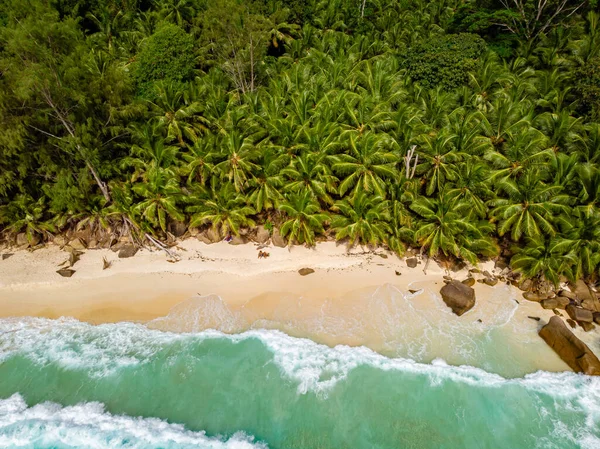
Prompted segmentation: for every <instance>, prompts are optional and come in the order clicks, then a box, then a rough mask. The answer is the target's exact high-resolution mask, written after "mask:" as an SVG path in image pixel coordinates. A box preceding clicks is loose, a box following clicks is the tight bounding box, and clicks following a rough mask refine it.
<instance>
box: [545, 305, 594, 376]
mask: <svg viewBox="0 0 600 449" xmlns="http://www.w3.org/2000/svg"><path fill="white" fill-rule="evenodd" d="M539 334H540V337H542V338H543V339H544V341H545V342H546V343H547V344H548V346H550V347H551V348H552V349H553V350H554V352H556V353H557V354H558V355H559V357H560V358H561V359H562V360H563V361H564V362H565V363H566V364H567V365H569V367H570V368H571V369H572V370H573V371H575V372H577V373H584V374H587V375H590V376H600V360H598V357H596V356H595V355H594V353H593V352H592V351H591V350H590V348H588V346H587V345H586V344H585V343H584V342H582V341H581V340H580V339H579V338H577V337H576V336H575V334H573V332H571V331H570V330H569V328H567V326H565V323H563V320H561V319H560V318H559V317H557V316H553V317H552V318H550V322H548V324H546V325H545V326H544V327H542V329H541V330H540V333H539Z"/></svg>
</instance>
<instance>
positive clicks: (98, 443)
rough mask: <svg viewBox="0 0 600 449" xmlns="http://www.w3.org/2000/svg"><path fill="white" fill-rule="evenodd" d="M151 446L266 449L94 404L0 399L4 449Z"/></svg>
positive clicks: (237, 437) (248, 440)
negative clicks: (39, 446)
mask: <svg viewBox="0 0 600 449" xmlns="http://www.w3.org/2000/svg"><path fill="white" fill-rule="evenodd" d="M35 443H38V444H43V445H44V446H48V447H55V446H61V447H62V446H67V447H92V448H103V447H114V448H117V447H127V448H130V449H137V448H140V449H142V448H146V447H162V448H171V447H173V448H192V447H193V448H201V449H266V448H267V446H266V444H264V443H258V442H255V441H254V439H253V438H252V437H250V436H248V435H247V434H245V433H243V432H238V433H236V434H234V435H233V436H232V437H231V438H229V439H220V438H211V437H207V436H206V434H205V432H192V431H190V430H186V429H185V428H184V427H183V426H182V425H180V424H169V423H167V422H165V421H163V420H160V419H157V418H134V417H130V416H124V415H112V414H110V413H107V412H106V411H105V410H104V405H102V404H100V403H98V402H89V403H83V404H78V405H74V406H68V407H62V406H61V405H59V404H55V403H52V402H45V403H42V404H38V405H36V406H34V407H27V404H26V403H25V401H24V400H23V398H22V397H21V396H20V395H19V394H14V395H13V396H11V397H10V398H8V399H3V400H0V447H14V448H18V447H32V444H35Z"/></svg>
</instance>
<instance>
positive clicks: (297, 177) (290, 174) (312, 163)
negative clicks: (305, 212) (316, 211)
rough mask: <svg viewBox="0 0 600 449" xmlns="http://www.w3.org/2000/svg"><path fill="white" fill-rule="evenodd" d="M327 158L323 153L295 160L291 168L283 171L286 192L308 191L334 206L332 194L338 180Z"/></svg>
mask: <svg viewBox="0 0 600 449" xmlns="http://www.w3.org/2000/svg"><path fill="white" fill-rule="evenodd" d="M327 158H328V157H327V155H324V154H321V153H303V154H301V155H300V156H298V157H297V158H294V159H293V160H292V163H291V164H290V166H289V167H287V168H285V169H283V170H282V171H281V174H282V175H283V176H285V177H286V178H287V182H286V184H285V187H284V190H285V191H287V192H300V191H303V190H308V191H310V192H311V194H312V195H313V196H314V197H315V198H317V199H319V200H320V201H323V202H324V203H325V204H329V205H331V204H333V199H332V197H331V195H330V194H331V193H334V192H336V186H337V183H338V179H337V178H336V177H335V176H333V174H332V173H331V167H330V166H329V165H328V164H327Z"/></svg>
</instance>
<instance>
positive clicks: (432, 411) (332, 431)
mask: <svg viewBox="0 0 600 449" xmlns="http://www.w3.org/2000/svg"><path fill="white" fill-rule="evenodd" d="M0 447H1V448H57V449H62V448H165V449H167V448H244V449H245V448H276V449H278V448H281V449H284V448H298V449H312V448H331V449H344V448H352V449H362V448H398V449H416V448H421V449H429V448H431V449H433V448H436V449H439V448H447V449H471V448H490V449H496V448H506V449H520V448H522V449H533V448H556V449H569V448H586V449H587V448H589V449H597V448H600V379H598V378H591V377H587V376H582V375H576V374H573V373H545V372H538V373H533V374H529V375H526V376H524V377H520V378H513V379H509V378H505V377H502V376H500V375H498V374H493V373H488V372H486V371H483V370H481V369H478V368H473V367H468V366H462V367H456V366H449V365H447V364H445V363H444V362H441V361H434V362H432V363H429V364H426V363H417V362H414V361H412V360H409V359H400V358H386V357H384V356H382V355H379V354H377V353H375V352H372V351H370V350H368V349H366V348H350V347H344V346H338V347H335V348H330V347H327V346H323V345H319V344H317V343H314V342H312V341H310V340H306V339H301V338H293V337H290V336H288V335H286V334H284V333H282V332H279V331H267V330H262V331H256V330H253V331H248V332H244V333H241V334H237V335H225V334H222V333H218V332H216V331H204V332H199V333H194V334H175V333H169V332H161V331H157V330H150V329H148V328H146V327H144V326H142V325H136V324H130V323H121V324H110V325H101V326H91V325H88V324H84V323H80V322H78V321H76V320H70V319H61V320H55V321H53V320H46V319H36V318H27V319H4V320H0Z"/></svg>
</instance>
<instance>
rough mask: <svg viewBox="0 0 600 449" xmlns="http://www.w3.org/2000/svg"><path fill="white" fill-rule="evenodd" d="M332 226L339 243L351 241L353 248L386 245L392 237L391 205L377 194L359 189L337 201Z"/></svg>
mask: <svg viewBox="0 0 600 449" xmlns="http://www.w3.org/2000/svg"><path fill="white" fill-rule="evenodd" d="M334 210H335V211H338V212H339V214H338V215H336V216H335V217H334V219H333V220H332V222H331V227H332V229H334V230H335V231H336V235H335V238H336V239H337V240H342V239H346V238H348V239H349V244H350V245H351V246H353V245H355V244H356V243H360V244H361V245H378V244H381V243H386V242H387V238H388V236H389V235H390V234H391V226H390V224H389V221H390V218H391V217H390V211H389V203H388V202H387V201H386V200H384V199H383V198H382V197H380V196H377V195H374V196H373V195H368V194H367V193H366V192H364V191H362V190H359V191H357V192H356V194H355V195H353V196H352V197H350V198H345V199H343V200H340V201H336V203H335V206H334Z"/></svg>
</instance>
